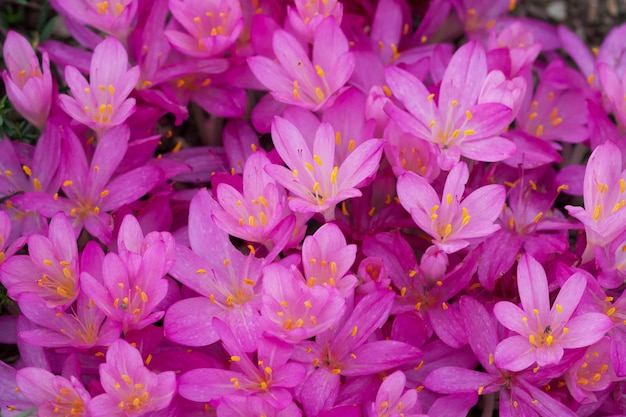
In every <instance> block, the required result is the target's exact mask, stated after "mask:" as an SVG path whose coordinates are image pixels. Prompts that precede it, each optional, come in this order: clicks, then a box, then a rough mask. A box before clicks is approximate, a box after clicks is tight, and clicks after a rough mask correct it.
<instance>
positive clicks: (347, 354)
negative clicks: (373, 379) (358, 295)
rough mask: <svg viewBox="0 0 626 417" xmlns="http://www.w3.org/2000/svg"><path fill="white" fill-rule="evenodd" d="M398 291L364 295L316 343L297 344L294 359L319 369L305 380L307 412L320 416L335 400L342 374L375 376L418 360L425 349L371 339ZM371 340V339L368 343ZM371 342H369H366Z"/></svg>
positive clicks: (302, 398)
mask: <svg viewBox="0 0 626 417" xmlns="http://www.w3.org/2000/svg"><path fill="white" fill-rule="evenodd" d="M393 299H394V294H393V293H392V292H390V291H384V290H383V291H375V292H372V293H370V294H367V295H366V296H365V297H363V298H362V299H361V300H360V301H359V302H358V303H357V304H356V306H355V307H354V310H352V312H351V313H350V315H349V316H348V317H346V318H345V319H344V321H343V323H341V324H340V325H337V326H333V328H332V329H330V330H328V331H327V332H325V333H323V334H321V335H319V336H318V337H317V338H316V341H315V342H310V341H304V342H302V343H300V344H299V345H297V347H296V350H295V351H294V354H293V359H294V360H296V361H299V362H305V363H311V364H312V365H313V367H314V368H315V369H314V370H312V371H311V372H310V373H309V374H308V376H307V378H306V379H305V380H304V387H305V388H304V389H302V391H301V392H300V401H301V402H302V405H303V407H304V411H305V413H306V415H313V416H315V415H318V413H319V412H320V411H322V410H328V409H329V408H330V407H332V406H333V404H334V403H335V401H336V399H337V396H338V394H339V384H340V376H341V375H345V376H363V375H373V374H375V373H377V372H381V371H384V370H387V369H391V368H395V367H396V366H400V365H402V364H405V363H408V362H412V361H415V360H417V359H419V358H420V357H421V356H422V352H421V351H420V350H419V349H417V348H416V347H414V346H411V345H409V344H407V343H403V342H399V341H396V340H378V341H369V340H370V338H371V336H372V334H373V333H374V332H375V331H376V329H378V328H379V327H380V326H382V325H383V324H384V323H385V321H387V318H388V316H389V311H390V310H391V305H392V304H393ZM368 341H369V342H368ZM366 342H368V343H366Z"/></svg>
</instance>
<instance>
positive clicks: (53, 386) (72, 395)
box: [15, 367, 91, 417]
mask: <svg viewBox="0 0 626 417" xmlns="http://www.w3.org/2000/svg"><path fill="white" fill-rule="evenodd" d="M15 382H16V383H17V387H18V388H19V390H20V391H21V392H22V394H24V396H25V397H26V398H27V399H29V400H30V401H32V402H33V403H34V404H35V405H36V406H38V408H39V415H40V416H53V415H67V416H70V415H71V416H77V417H80V416H83V417H89V416H90V414H89V411H88V410H87V407H88V405H89V401H90V400H91V396H90V395H89V393H88V392H87V391H86V390H85V388H84V387H83V385H82V384H81V382H80V381H79V380H78V379H76V378H75V377H73V376H72V377H71V378H70V379H69V380H68V379H67V378H64V377H62V376H56V375H54V374H52V373H50V372H48V371H46V370H45V369H41V368H35V367H28V368H23V369H20V370H19V371H17V374H16V375H15Z"/></svg>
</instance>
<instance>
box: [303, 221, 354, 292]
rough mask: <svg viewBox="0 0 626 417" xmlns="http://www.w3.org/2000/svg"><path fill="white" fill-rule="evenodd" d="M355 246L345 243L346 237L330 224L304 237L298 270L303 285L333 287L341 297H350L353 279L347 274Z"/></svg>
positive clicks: (335, 226)
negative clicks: (299, 270)
mask: <svg viewBox="0 0 626 417" xmlns="http://www.w3.org/2000/svg"><path fill="white" fill-rule="evenodd" d="M356 251H357V247H356V245H348V244H346V238H345V237H344V235H343V233H342V232H341V230H340V229H339V227H338V226H337V225H335V224H333V223H327V224H325V225H323V226H322V227H320V228H319V229H318V230H317V231H316V232H315V233H314V234H313V235H311V236H307V237H306V238H305V239H304V243H303V244H302V263H303V265H302V267H303V270H304V277H305V278H306V282H307V285H308V286H309V287H312V286H314V285H324V286H327V285H328V286H330V287H335V288H337V290H339V292H340V293H341V295H343V296H344V297H345V298H348V297H350V296H351V294H352V293H353V291H354V288H355V287H356V285H357V280H356V277H355V276H354V275H352V274H351V273H350V268H351V267H352V264H353V263H354V260H355V258H356Z"/></svg>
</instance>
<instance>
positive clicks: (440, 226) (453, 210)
mask: <svg viewBox="0 0 626 417" xmlns="http://www.w3.org/2000/svg"><path fill="white" fill-rule="evenodd" d="M468 178H469V172H468V169H467V165H466V164H465V162H460V163H459V164H457V165H456V166H455V167H454V168H452V170H451V171H450V173H449V174H448V177H447V178H446V184H445V186H444V189H443V195H442V197H441V198H440V197H439V195H438V194H437V192H436V191H435V190H434V189H433V187H432V186H431V185H430V184H429V183H428V182H427V181H426V180H425V179H424V178H422V177H420V176H418V175H416V174H415V173H413V172H406V173H404V174H402V176H401V177H400V178H399V179H398V197H399V198H400V203H401V204H402V206H403V207H404V208H405V209H406V210H407V211H408V212H409V213H411V217H412V218H413V220H414V221H415V223H417V225H418V226H419V227H420V228H421V229H422V230H424V231H425V232H426V233H428V234H429V235H430V236H432V237H433V243H434V244H435V245H437V247H439V248H440V249H441V250H443V251H445V252H447V253H453V252H456V251H458V250H460V249H463V248H464V247H466V246H468V245H469V244H471V243H472V242H476V241H477V240H478V239H477V238H484V237H485V236H488V235H490V234H492V233H493V232H495V231H496V230H498V229H500V226H498V225H497V224H494V222H495V220H496V219H497V218H498V216H499V215H500V211H501V210H502V205H503V204H504V199H505V196H506V191H505V189H504V186H502V185H498V184H491V185H486V186H484V187H481V188H478V189H477V190H474V192H472V193H471V194H470V195H468V196H467V197H465V198H463V194H464V193H465V184H466V183H467V180H468Z"/></svg>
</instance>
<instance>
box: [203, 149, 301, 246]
mask: <svg viewBox="0 0 626 417" xmlns="http://www.w3.org/2000/svg"><path fill="white" fill-rule="evenodd" d="M268 165H271V162H270V160H269V159H268V158H267V156H266V155H265V152H263V151H258V152H255V153H253V154H252V155H251V156H250V157H249V158H248V159H247V161H246V164H245V166H244V172H243V184H242V188H243V190H238V189H237V188H235V187H233V186H232V185H231V184H228V183H220V184H219V185H218V186H217V191H216V195H217V201H218V202H219V204H220V208H219V209H217V210H215V212H214V213H213V216H214V218H215V221H216V223H217V225H218V226H220V227H221V228H222V229H224V230H225V231H227V232H228V233H229V234H231V235H233V236H236V237H238V238H241V239H245V240H247V241H249V242H258V243H261V244H266V243H267V244H270V246H271V245H272V243H271V242H272V241H273V240H275V239H276V235H275V234H276V231H275V229H276V228H277V227H279V226H280V225H281V224H285V222H284V220H285V219H286V214H289V213H290V212H289V210H285V209H286V205H287V200H286V197H285V190H284V189H283V188H282V187H281V186H280V185H278V184H276V183H275V182H274V180H273V179H272V178H271V177H270V176H269V175H268V174H267V173H266V172H265V170H264V168H265V167H266V166H268ZM242 191H243V192H242ZM287 221H288V220H287ZM289 232H291V231H289Z"/></svg>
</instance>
